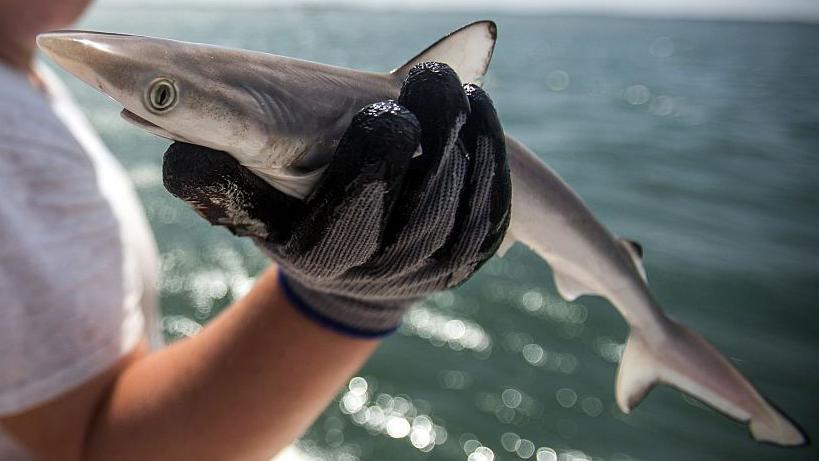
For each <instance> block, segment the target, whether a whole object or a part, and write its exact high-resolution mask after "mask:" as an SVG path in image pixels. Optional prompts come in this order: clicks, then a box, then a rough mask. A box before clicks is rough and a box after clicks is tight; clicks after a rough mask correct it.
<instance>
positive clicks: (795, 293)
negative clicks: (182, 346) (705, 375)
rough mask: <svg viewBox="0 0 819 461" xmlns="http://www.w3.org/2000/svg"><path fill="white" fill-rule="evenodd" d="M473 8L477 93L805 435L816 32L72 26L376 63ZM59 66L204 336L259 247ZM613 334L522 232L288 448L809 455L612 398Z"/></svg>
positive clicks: (583, 24) (272, 23)
mask: <svg viewBox="0 0 819 461" xmlns="http://www.w3.org/2000/svg"><path fill="white" fill-rule="evenodd" d="M486 17H489V18H491V19H494V20H495V21H496V22H497V23H498V29H499V40H498V44H497V48H496V49H495V55H494V60H493V63H492V66H491V69H490V72H489V75H488V77H487V79H486V85H485V87H486V88H487V90H488V91H489V93H490V94H491V96H492V97H493V99H494V101H495V103H496V105H497V108H498V111H499V113H500V116H501V119H502V121H503V124H504V126H505V129H506V131H507V132H508V133H510V134H512V135H514V136H516V137H517V138H518V139H520V140H522V141H524V142H525V143H526V144H528V145H529V146H530V147H532V149H533V150H534V151H536V152H537V153H538V154H539V155H540V156H541V157H542V158H543V159H544V160H545V161H546V162H547V163H548V164H549V165H551V167H552V168H554V169H555V170H556V171H557V172H558V173H559V174H560V175H561V176H562V177H563V178H565V179H566V181H567V182H568V183H569V184H570V185H571V186H572V187H573V188H574V189H575V190H576V191H577V192H578V193H579V194H580V195H581V196H582V197H583V198H584V199H585V201H586V203H588V205H589V206H590V207H591V209H592V210H593V211H594V212H595V214H596V215H597V216H598V217H599V219H601V220H602V222H603V223H605V224H606V225H607V226H608V227H609V228H610V229H612V230H613V231H614V232H615V233H617V234H619V235H622V236H625V237H628V238H631V239H634V240H637V241H639V242H641V243H642V244H643V247H644V248H645V264H646V268H647V271H648V277H649V281H650V285H651V288H652V291H653V293H654V294H655V295H656V297H657V298H658V299H659V300H660V302H661V303H662V305H663V306H664V307H665V309H666V310H667V311H668V312H669V313H670V314H671V315H673V316H674V317H676V318H678V319H680V320H682V321H683V322H684V323H686V324H688V325H689V326H691V327H693V328H695V329H696V330H698V331H700V332H701V333H703V334H704V335H705V336H706V337H707V338H709V339H710V340H711V341H712V342H713V343H714V344H715V345H716V346H718V348H719V349H720V350H722V351H723V352H724V353H725V354H726V355H727V356H728V357H730V359H731V360H732V361H733V362H734V363H735V364H736V365H737V366H738V367H739V369H740V370H742V371H743V373H745V374H746V375H747V376H748V377H749V378H750V379H751V380H752V381H753V382H754V383H755V384H756V385H757V386H758V387H759V389H760V390H761V391H762V392H763V393H764V394H765V395H767V396H768V397H769V398H770V399H771V400H773V401H774V402H776V404H777V405H778V406H779V407H781V408H782V409H784V410H785V411H786V412H787V413H788V414H789V415H791V416H792V417H793V418H794V419H795V420H796V421H798V422H799V423H800V424H801V425H802V426H804V427H805V428H806V429H807V431H808V433H810V435H812V436H813V438H814V439H815V438H816V437H819V359H818V358H817V354H819V322H817V321H816V319H815V316H816V314H817V303H818V302H819V301H817V300H819V251H818V250H819V26H816V25H800V24H766V23H741V22H708V21H683V20H656V19H626V18H606V17H566V16H548V15H502V14H497V13H493V14H491V15H484V14H480V13H475V14H471V13H435V14H424V13H390V12H367V11H356V10H342V9H337V10H320V9H317V8H301V9H298V8H295V9H292V8H291V9H277V8H270V9H263V8H262V9H245V10H232V9H226V8H200V9H193V8H186V9H183V8H174V7H170V8H159V7H151V8H148V9H139V8H114V7H104V8H97V9H94V10H92V12H91V13H90V14H89V15H88V16H87V17H86V18H85V19H84V20H83V22H82V24H81V27H83V28H89V29H96V30H105V31H116V32H126V33H138V34H146V35H156V36H163V37H171V38H177V39H183V40H189V41H201V42H208V43H215V44H221V45H226V46H233V47H241V48H250V49H256V50H262V51H268V52H272V53H277V54H283V55H288V56H293V57H299V58H304V59H309V60H315V61H321V62H326V63H332V64H336V65H341V66H349V67H355V68H360V69H369V70H388V69H391V68H393V67H396V66H398V65H400V64H402V63H403V62H404V61H405V60H406V59H408V58H410V57H411V56H413V55H415V54H416V52H418V51H420V50H421V49H423V48H424V47H425V46H427V45H428V44H430V43H432V42H433V41H435V40H436V39H437V38H438V37H439V36H441V35H443V34H445V33H447V32H448V31H450V30H452V29H454V28H456V27H458V26H460V25H462V24H465V23H467V22H469V21H472V20H475V19H484V18H486ZM66 81H67V83H68V84H69V86H70V87H71V89H72V90H74V92H75V94H76V96H77V98H78V100H79V102H80V104H81V105H82V106H83V107H84V109H85V110H86V111H87V113H88V114H89V116H90V118H91V120H92V122H93V124H94V125H95V126H96V128H97V129H98V130H99V131H100V133H101V134H102V136H103V138H104V140H105V141H106V143H107V144H108V145H109V147H110V148H111V150H112V151H113V152H114V153H115V155H116V156H117V157H118V158H119V159H120V160H121V161H122V163H123V164H124V165H125V166H126V168H127V170H128V172H129V173H130V176H131V178H132V179H133V181H134V182H135V184H136V186H137V188H138V190H139V194H140V196H141V198H142V199H143V201H144V203H145V207H146V208H147V213H148V216H149V218H150V221H151V224H152V226H153V229H154V231H155V233H156V236H157V240H158V242H159V247H160V250H161V253H162V271H163V274H162V286H161V289H162V307H163V311H164V316H165V317H164V320H163V327H164V328H165V330H166V333H167V335H168V337H169V338H178V337H182V336H184V335H186V334H195V332H196V331H197V330H198V328H200V326H201V325H202V324H205V323H207V321H208V320H209V319H211V318H213V317H214V316H215V315H217V314H218V313H219V312H220V311H221V310H222V309H224V308H225V307H226V306H227V305H229V304H230V302H231V301H232V300H233V299H234V298H235V297H236V296H239V295H241V293H243V292H244V291H246V290H247V288H248V286H249V284H250V283H252V278H253V276H254V275H255V274H257V273H258V272H259V271H260V270H261V268H263V267H264V266H265V264H266V261H265V259H264V258H263V257H262V256H261V255H260V254H259V252H258V251H257V250H256V249H255V248H254V247H253V246H252V245H251V244H250V242H248V241H246V240H241V239H237V238H234V237H233V236H232V235H230V234H229V233H228V232H227V231H225V230H223V229H219V228H212V227H210V226H208V225H206V223H205V222H204V221H202V220H201V219H200V218H199V217H198V216H196V215H195V213H194V212H193V211H192V210H191V209H189V208H188V207H187V206H186V205H185V204H183V203H181V202H179V201H177V200H176V199H174V198H173V197H171V196H170V195H169V194H168V193H167V192H166V191H165V190H164V189H163V187H162V185H161V175H160V164H161V154H162V152H163V151H164V149H165V147H166V145H167V143H166V142H165V141H163V140H161V139H159V138H155V137H153V136H151V135H148V134H146V133H144V132H142V131H140V130H138V129H136V128H134V127H132V126H131V125H129V124H127V123H126V122H124V121H123V120H121V119H120V117H119V115H118V111H119V107H117V106H116V105H115V104H114V103H113V102H110V101H109V100H107V99H106V98H105V97H103V96H101V95H99V94H97V93H95V92H94V91H93V90H92V89H90V88H88V87H86V86H85V85H84V84H82V83H80V82H79V81H78V80H75V79H72V78H70V77H66ZM626 335H627V327H626V324H625V323H624V321H623V320H622V318H621V317H620V316H619V315H618V314H617V313H616V312H615V310H614V309H613V308H612V307H611V305H609V304H608V303H607V302H605V301H603V300H601V299H599V298H591V297H583V298H581V299H580V300H579V301H578V302H573V303H566V302H564V301H561V300H560V298H559V297H558V296H557V294H556V292H555V289H554V284H553V282H552V278H551V272H550V270H549V268H548V267H547V266H546V264H545V263H544V262H542V261H541V260H540V259H538V258H537V257H535V256H534V255H533V254H531V253H530V252H529V251H528V250H526V249H525V248H523V247H522V246H519V245H518V246H516V247H514V248H513V249H512V250H511V251H510V252H509V253H508V255H507V256H506V257H504V258H495V259H493V260H492V261H490V262H489V263H488V264H487V265H486V266H485V267H484V268H483V269H482V270H481V271H480V272H479V273H478V274H476V275H475V276H474V277H473V278H472V279H471V280H470V281H469V282H468V283H466V284H465V285H464V286H463V287H461V288H459V289H457V290H454V291H451V292H447V293H442V294H440V295H438V296H435V297H434V298H432V299H431V300H429V301H428V302H426V303H424V304H423V305H420V306H418V307H417V308H416V309H415V310H414V311H413V312H412V313H410V314H409V315H408V316H407V318H406V320H405V322H404V325H403V327H402V329H401V330H400V332H399V333H398V334H396V335H394V336H393V337H391V338H389V339H388V340H386V341H385V342H384V344H383V347H381V349H380V350H379V351H378V352H377V353H376V354H375V356H374V357H373V358H372V360H370V361H369V363H368V364H367V365H366V366H365V367H364V369H363V370H362V371H361V372H360V373H359V376H358V377H356V378H354V379H353V380H351V382H350V385H349V386H348V387H347V388H345V389H344V391H343V392H342V393H341V394H340V395H339V397H338V399H337V400H336V401H335V402H334V403H333V404H332V405H331V406H330V407H329V408H328V409H327V411H326V412H325V413H324V415H323V416H322V417H321V418H320V419H319V420H318V421H317V422H316V424H315V425H314V426H313V427H312V429H310V431H309V432H308V433H307V434H305V436H304V438H303V440H302V441H301V443H300V445H301V447H302V449H303V450H304V451H306V452H307V453H308V454H311V455H313V456H316V457H320V458H321V459H327V460H343V461H355V460H386V459H389V460H393V461H399V460H415V459H435V460H466V459H468V460H470V461H490V460H492V459H494V460H519V459H536V460H538V461H548V460H560V461H572V460H585V459H594V460H606V461H626V460H660V461H665V460H692V459H696V460H780V459H788V460H803V459H804V460H808V459H819V451H817V449H816V448H815V447H808V448H801V449H790V450H788V449H781V448H776V447H773V446H769V445H763V444H758V443H755V442H754V441H752V439H751V438H750V437H749V436H748V433H747V431H746V429H745V427H744V426H743V425H740V424H738V423H735V422H732V421H730V420H728V419H727V418H725V417H723V416H721V415H719V414H717V413H716V412H714V411H712V410H709V409H707V408H705V407H704V406H702V405H701V404H699V403H698V402H696V401H695V400H693V399H690V398H686V397H683V396H682V395H681V394H680V393H678V392H676V391H674V390H671V389H669V388H658V389H655V390H654V391H653V392H652V393H651V394H650V395H649V396H648V398H647V399H646V400H645V401H644V402H643V403H642V404H641V405H640V406H639V407H638V408H637V409H636V410H635V411H634V412H633V413H632V414H630V415H623V414H622V413H620V411H619V410H617V408H616V405H615V401H614V378H615V372H616V367H617V361H618V358H619V353H620V350H621V347H622V344H623V342H624V341H625V339H626ZM258 353H259V354H265V353H269V352H268V351H258ZM284 379H286V377H285V378H284Z"/></svg>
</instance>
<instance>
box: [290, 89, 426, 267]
mask: <svg viewBox="0 0 819 461" xmlns="http://www.w3.org/2000/svg"><path fill="white" fill-rule="evenodd" d="M420 132H421V128H420V125H419V123H418V120H417V119H416V118H415V116H414V115H413V114H412V113H411V112H409V111H408V110H407V109H405V108H404V107H402V106H400V105H399V104H397V103H396V102H393V101H386V102H380V103H375V104H371V105H370V106H367V107H365V108H364V109H362V110H361V111H360V112H359V113H358V114H356V116H355V117H354V118H353V121H352V123H351V124H350V127H349V128H348V129H347V132H346V133H345V134H344V137H343V138H342V140H341V142H340V143H339V146H338V148H337V149H336V152H335V154H334V156H333V160H332V161H331V162H330V164H329V165H328V166H327V169H326V171H325V172H324V174H323V175H322V179H321V180H320V181H319V183H318V184H317V185H316V189H315V191H314V192H313V193H312V194H311V195H310V197H309V198H308V199H307V202H306V208H307V210H306V213H305V215H304V217H303V219H300V222H299V223H298V225H297V226H296V228H295V229H294V232H293V235H292V236H291V240H290V244H289V245H288V246H287V248H286V251H287V252H288V253H290V254H291V256H292V257H293V262H294V266H295V267H298V268H300V270H302V271H308V272H310V273H311V274H312V275H321V276H328V277H329V276H333V275H336V274H339V273H343V272H344V271H346V270H347V269H349V268H350V267H353V266H356V265H360V264H363V263H364V262H366V261H367V260H368V259H369V258H370V257H371V256H372V254H373V253H374V252H375V251H376V250H377V249H378V247H379V245H380V244H381V239H382V233H383V229H384V227H385V225H386V219H387V216H389V214H390V211H391V210H392V208H393V206H394V204H395V202H396V200H397V198H398V191H399V190H400V189H401V185H402V182H403V179H404V175H405V173H406V170H407V167H408V165H409V161H410V159H411V158H412V155H413V153H414V152H415V151H416V149H417V147H418V143H419V138H420Z"/></svg>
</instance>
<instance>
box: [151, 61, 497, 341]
mask: <svg viewBox="0 0 819 461" xmlns="http://www.w3.org/2000/svg"><path fill="white" fill-rule="evenodd" d="M419 145H420V147H421V152H422V154H421V155H416V154H417V152H418V147H419ZM163 180H164V184H165V187H166V189H168V191H170V192H171V193H172V194H173V195H175V196H177V197H179V198H181V199H182V200H184V201H186V202H188V203H189V204H191V205H192V206H193V207H194V208H195V209H196V210H197V212H198V213H199V214H200V215H201V216H203V217H204V218H205V219H207V220H208V221H210V222H211V223H212V224H216V225H220V226H224V227H227V228H228V229H229V230H230V231H231V232H233V233H234V234H236V235H241V236H250V237H252V238H253V239H254V240H255V242H256V244H257V245H258V246H259V247H260V248H261V249H262V250H263V251H264V252H265V253H266V254H267V255H269V256H270V257H271V258H272V259H273V260H275V261H276V262H277V263H278V264H279V266H280V272H279V273H280V282H281V285H282V286H283V288H284V291H285V294H286V295H287V297H288V299H289V300H290V302H291V303H292V304H293V305H294V306H296V307H297V308H298V309H300V310H301V311H303V312H304V313H305V314H306V315H308V316H309V317H311V318H313V319H315V320H317V321H318V322H320V323H322V324H324V325H326V326H329V327H331V328H333V329H335V330H338V331H341V332H344V333H347V334H351V335H354V336H361V337H377V336H382V335H385V334H388V333H390V332H392V331H394V330H395V329H396V328H397V326H398V324H399V323H400V320H401V317H402V316H403V314H404V312H405V311H406V310H407V309H408V307H409V306H410V305H411V304H412V303H413V302H416V301H418V300H421V299H423V298H424V297H426V296H428V295H430V294H432V293H435V292H437V291H440V290H445V289H448V288H451V287H454V286H456V285H458V284H460V283H461V282H463V281H464V280H466V279H467V278H468V277H469V276H470V275H471V274H472V273H474V272H475V271H476V270H477V269H478V268H479V267H480V266H481V264H483V263H484V262H485V261H486V260H487V259H489V258H490V257H491V256H492V255H493V254H494V253H495V251H496V250H497V248H498V246H499V245H500V243H501V241H502V239H503V236H504V233H505V232H506V228H507V227H508V225H509V216H510V200H511V185H510V177H509V167H508V164H507V161H506V150H505V142H504V136H503V130H502V128H501V126H500V123H499V121H498V118H497V115H496V113H495V109H494V107H493V105H492V101H491V100H490V99H489V96H488V95H487V94H486V93H485V92H484V91H483V90H482V89H481V88H479V87H477V86H475V85H464V86H463V87H462V86H461V83H460V81H459V80H458V77H457V75H456V74H455V72H454V71H453V70H452V69H451V68H449V67H448V66H446V65H445V64H439V63H423V64H419V65H418V66H416V67H415V68H413V69H412V70H411V71H410V72H409V74H408V76H407V78H406V80H405V82H404V84H403V86H402V89H401V93H400V97H399V98H398V101H397V102H395V101H385V102H379V103H375V104H372V105H370V106H367V107H365V108H364V109H362V110H361V111H360V112H358V113H357V114H356V115H355V117H354V118H353V120H352V123H351V124H350V126H349V128H348V130H347V132H346V133H345V134H344V136H343V138H342V139H341V141H340V142H339V145H338V147H337V149H336V152H335V154H334V156H333V158H332V161H331V162H330V164H329V165H328V166H327V169H326V171H325V172H324V173H323V175H322V178H321V179H320V180H319V182H318V184H317V185H316V187H315V189H314V190H313V192H312V193H311V194H310V195H309V196H308V197H307V198H306V199H305V200H304V201H302V200H298V199H296V198H293V197H291V196H288V195H286V194H283V193H282V192H279V191H278V190H276V189H274V188H273V187H271V186H270V185H269V184H267V183H266V182H265V181H264V180H262V179H261V178H259V177H258V176H256V175H254V174H253V173H252V172H251V171H250V170H248V169H247V168H245V167H243V166H242V165H240V164H239V163H238V162H237V161H236V160H235V159H233V158H232V157H231V156H229V155H227V154H225V153H223V152H219V151H215V150H212V149H208V148H205V147H201V146H195V145H191V144H185V143H181V142H176V143H174V144H172V145H171V146H170V148H169V149H168V150H167V152H166V153H165V157H164V163H163Z"/></svg>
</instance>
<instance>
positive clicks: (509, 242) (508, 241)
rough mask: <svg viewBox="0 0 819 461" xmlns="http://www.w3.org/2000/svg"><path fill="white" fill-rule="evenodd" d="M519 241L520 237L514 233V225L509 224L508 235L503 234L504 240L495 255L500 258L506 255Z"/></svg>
mask: <svg viewBox="0 0 819 461" xmlns="http://www.w3.org/2000/svg"><path fill="white" fill-rule="evenodd" d="M517 241H518V239H517V238H515V235H514V234H512V226H509V229H508V230H507V231H506V235H504V236H503V241H501V244H500V245H499V246H498V250H497V251H495V255H496V256H498V257H500V258H502V257H504V256H505V255H506V252H507V251H509V249H510V248H512V246H513V245H514V244H515V243H516V242H517Z"/></svg>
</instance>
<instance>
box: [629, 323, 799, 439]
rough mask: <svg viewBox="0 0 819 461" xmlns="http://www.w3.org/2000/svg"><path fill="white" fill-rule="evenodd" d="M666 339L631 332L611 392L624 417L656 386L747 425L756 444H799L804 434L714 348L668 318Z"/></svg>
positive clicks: (635, 331)
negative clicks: (698, 401) (707, 406)
mask: <svg viewBox="0 0 819 461" xmlns="http://www.w3.org/2000/svg"><path fill="white" fill-rule="evenodd" d="M667 333H668V334H667V335H663V336H664V337H663V338H662V340H660V341H654V342H652V341H651V340H650V339H649V337H648V336H647V335H643V334H642V333H641V332H640V331H639V330H637V329H634V330H633V331H632V333H631V335H630V336H629V338H628V341H627V342H626V346H625V349H624V350H623V357H622V359H621V360H620V368H619V370H618V372H617V382H616V389H615V394H616V397H617V405H618V406H619V407H620V409H621V410H622V411H623V412H624V413H628V412H630V411H631V409H632V408H634V407H635V406H636V405H637V404H638V403H639V402H640V401H641V400H642V399H643V398H644V397H645V396H646V394H648V392H649V391H650V390H651V389H652V388H653V387H654V385H655V384H657V383H663V384H667V385H669V386H672V387H675V388H677V389H678V390H680V391H682V392H685V393H686V394H689V395H691V396H692V397H695V398H697V399H698V400H700V401H702V402H703V403H706V404H708V405H709V406H711V407H713V408H714V409H716V410H718V411H720V412H722V413H724V414H725V415H727V416H729V417H731V418H733V419H736V420H739V421H742V422H747V423H749V424H750V432H751V435H752V436H753V438H754V439H756V440H758V441H764V442H770V443H775V444H779V445H790V446H797V445H804V444H806V443H807V436H806V435H805V434H804V432H803V431H802V430H801V429H799V428H798V426H796V424H795V423H793V422H792V421H791V420H789V419H788V418H787V417H786V416H785V415H784V414H782V413H780V412H779V411H778V410H776V409H775V408H774V407H773V406H772V405H771V404H770V403H768V402H767V401H766V400H765V398H764V397H762V396H761V395H760V394H759V392H757V391H756V389H754V387H753V386H752V385H751V383H750V382H748V380H746V379H745V377H743V376H742V374H740V372H739V371H737V369H736V368H734V366H733V365H731V363H730V362H728V360H727V359H726V358H725V357H724V356H723V355H722V354H720V353H719V352H718V351H717V350H716V349H715V348H714V346H712V345H711V344H709V343H708V342H707V341H706V340H705V339H704V338H703V337H702V336H700V335H699V334H697V333H695V332H694V331H692V330H690V329H688V328H686V327H685V326H683V325H680V324H678V323H676V322H674V321H672V320H668V324H667Z"/></svg>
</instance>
